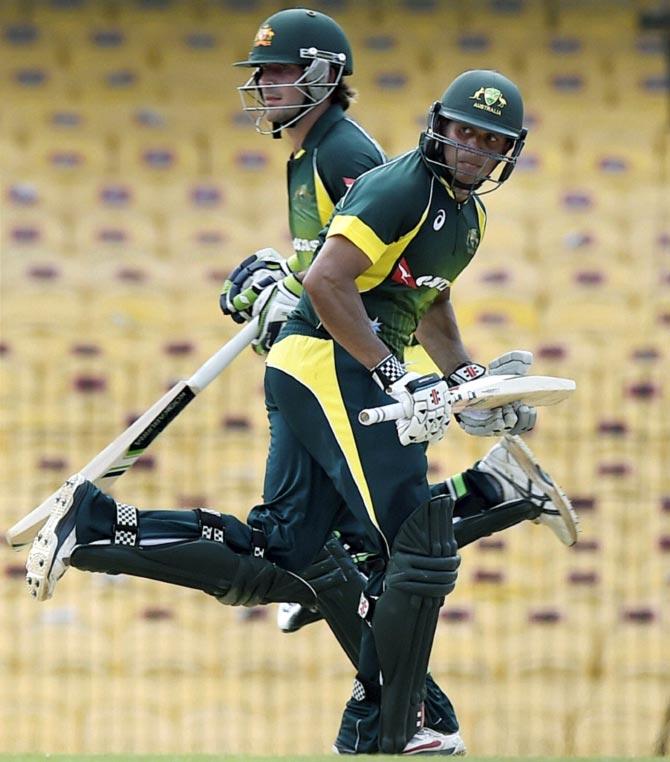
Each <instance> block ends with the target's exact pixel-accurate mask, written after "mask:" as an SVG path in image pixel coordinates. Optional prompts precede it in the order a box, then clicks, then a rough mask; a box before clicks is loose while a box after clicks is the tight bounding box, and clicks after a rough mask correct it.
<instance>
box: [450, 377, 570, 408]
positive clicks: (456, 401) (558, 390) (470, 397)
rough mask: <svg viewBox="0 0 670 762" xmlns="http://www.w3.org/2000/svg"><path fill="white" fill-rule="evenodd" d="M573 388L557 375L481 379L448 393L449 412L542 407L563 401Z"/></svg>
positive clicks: (565, 379)
mask: <svg viewBox="0 0 670 762" xmlns="http://www.w3.org/2000/svg"><path fill="white" fill-rule="evenodd" d="M576 388H577V386H576V384H575V382H574V381H573V380H572V379H571V378H559V377H557V376H503V375H500V376H484V377H483V378H478V379H475V380H474V381H469V382H467V383H465V384H461V385H460V386H458V387H455V388H454V389H452V390H451V395H452V409H453V411H454V412H455V413H460V412H461V410H464V409H465V408H466V407H467V408H474V409H480V410H488V409H490V408H492V407H500V406H502V405H508V404H510V403H511V402H525V403H526V404H527V405H534V406H535V407H545V406H547V405H556V404H558V403H559V402H562V401H563V400H564V399H566V397H569V396H570V395H571V394H572V393H573V392H574V391H575V389H576Z"/></svg>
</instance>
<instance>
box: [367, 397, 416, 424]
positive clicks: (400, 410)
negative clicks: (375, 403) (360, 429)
mask: <svg viewBox="0 0 670 762" xmlns="http://www.w3.org/2000/svg"><path fill="white" fill-rule="evenodd" d="M404 415H405V408H404V407H403V404H402V402H394V403H393V404H391V405H382V406H381V407H369V408H366V409H365V410H361V412H360V413H359V414H358V422H359V423H362V424H363V426H372V425H373V424H374V423H384V422H385V421H397V420H398V418H402V417H403V416H404Z"/></svg>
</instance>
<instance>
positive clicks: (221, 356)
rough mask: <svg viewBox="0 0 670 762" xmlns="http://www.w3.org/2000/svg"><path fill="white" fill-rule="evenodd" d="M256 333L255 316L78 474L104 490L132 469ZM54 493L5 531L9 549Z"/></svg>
mask: <svg viewBox="0 0 670 762" xmlns="http://www.w3.org/2000/svg"><path fill="white" fill-rule="evenodd" d="M257 333H258V318H254V319H253V320H251V321H250V322H249V323H248V324H247V325H246V326H245V327H244V328H242V329H241V330H240V331H239V332H238V333H237V334H236V335H235V336H234V337H233V338H232V339H230V341H228V342H226V344H224V345H223V346H222V347H221V348H220V349H219V350H218V352H216V353H215V354H214V355H212V356H211V357H210V358H209V360H207V361H206V362H205V363H204V364H203V365H202V366H201V367H200V368H198V370H197V371H196V372H195V373H194V374H193V375H192V376H191V377H190V378H188V379H186V380H182V381H178V382H177V383H176V384H175V385H174V386H173V387H172V388H171V389H169V390H168V391H167V392H166V393H165V394H164V395H163V396H162V397H161V398H160V399H159V400H158V401H157V402H155V403H154V404H153V405H152V406H151V407H150V408H149V409H148V410H147V411H146V413H144V414H143V415H141V416H140V417H139V418H138V419H137V420H136V421H135V422H134V423H132V424H131V425H130V426H129V427H128V428H127V429H126V430H125V431H124V432H123V433H122V434H120V435H119V436H118V437H117V438H116V439H115V440H114V441H113V442H111V443H110V444H108V445H107V447H105V449H104V450H102V451H101V452H99V453H98V454H97V455H96V456H95V457H94V458H93V460H91V461H90V462H89V463H87V464H86V465H85V466H84V467H83V468H82V469H81V471H80V472H79V473H80V474H81V475H82V476H83V477H84V478H85V479H87V480H89V481H91V482H93V483H94V484H95V485H96V486H97V487H99V488H100V489H102V490H106V489H108V488H109V487H110V486H111V485H112V484H113V483H114V482H115V481H116V480H117V479H118V478H119V477H120V476H123V474H125V473H126V471H127V470H128V469H129V468H132V466H133V464H134V463H135V462H136V461H137V459H138V458H139V457H140V456H141V455H142V453H143V452H144V451H145V450H146V449H147V447H149V445H150V444H151V443H152V442H153V441H154V439H156V437H157V436H158V435H159V434H160V433H161V432H162V431H164V430H165V429H166V428H167V427H168V426H169V424H170V423H171V422H172V421H174V419H175V418H176V417H177V416H178V415H179V414H180V413H181V412H182V410H184V408H185V407H186V406H187V405H188V404H189V403H190V402H191V401H192V400H193V399H195V397H196V396H197V395H198V394H200V392H201V391H202V390H203V389H204V388H205V387H206V386H208V385H209V384H210V383H211V382H212V381H213V380H214V379H215V378H216V377H217V376H218V375H219V374H220V373H221V372H222V371H223V370H224V369H225V368H226V367H227V366H228V365H229V364H230V363H231V362H232V361H233V360H234V359H235V358H236V357H237V355H238V354H239V353H240V352H241V351H242V350H243V349H244V348H245V347H246V346H248V345H249V344H250V343H251V341H252V339H254V338H255V337H256V334H257ZM57 495H58V491H56V492H54V493H53V494H52V495H50V496H49V497H48V498H47V499H46V500H45V501H44V502H43V503H42V504H41V505H38V506H37V508H35V509H34V510H33V511H31V512H30V513H29V514H28V515H27V516H24V517H23V518H22V519H20V520H19V521H17V522H16V524H14V526H12V527H11V528H10V529H9V530H8V531H7V534H6V538H7V544H8V545H9V546H10V547H11V548H14V549H15V550H19V549H20V548H22V547H23V546H25V545H28V544H29V543H31V542H32V541H33V539H34V538H35V536H36V535H37V533H38V532H39V530H40V529H41V528H42V526H43V525H44V523H45V522H46V520H47V519H48V518H49V514H50V513H51V511H52V509H53V505H54V500H55V498H56V496H57Z"/></svg>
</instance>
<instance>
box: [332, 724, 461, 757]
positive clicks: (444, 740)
mask: <svg viewBox="0 0 670 762" xmlns="http://www.w3.org/2000/svg"><path fill="white" fill-rule="evenodd" d="M333 752H334V753H335V754H355V753H356V752H350V751H345V750H343V749H339V748H338V747H337V746H336V745H335V746H333ZM400 753H401V754H403V755H410V754H427V755H428V756H442V757H463V756H465V755H466V754H467V753H468V752H467V749H466V748H465V743H463V739H462V738H461V736H460V733H458V732H456V733H448V734H447V733H439V732H438V731H437V730H432V729H431V728H421V730H419V731H418V732H417V733H415V734H414V735H413V736H412V737H411V738H410V739H409V741H408V742H407V743H406V744H405V748H404V749H403V750H402V751H401V752H400Z"/></svg>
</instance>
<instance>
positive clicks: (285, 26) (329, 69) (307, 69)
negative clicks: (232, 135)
mask: <svg viewBox="0 0 670 762" xmlns="http://www.w3.org/2000/svg"><path fill="white" fill-rule="evenodd" d="M269 64H293V65H297V66H302V67H303V73H302V74H301V75H300V76H299V77H298V79H297V80H296V81H295V82H294V83H293V86H295V87H296V88H297V89H298V91H299V92H300V93H301V94H302V95H303V96H304V102H303V103H302V104H300V105H297V106H295V107H293V108H292V109H291V112H295V113H289V115H288V117H287V114H284V115H283V116H282V117H281V119H279V120H277V119H274V118H273V116H279V115H278V113H277V112H279V111H286V106H268V105H266V104H265V102H264V97H263V92H267V91H268V90H271V89H272V88H279V87H286V84H285V83H282V84H267V83H264V84H263V87H262V88H261V87H259V78H260V76H261V73H262V68H263V66H266V65H269ZM234 66H246V67H254V68H255V71H254V73H253V74H252V75H251V77H250V78H249V79H248V80H247V82H245V84H244V85H242V86H240V87H238V88H237V89H238V91H239V93H240V97H241V99H242V109H243V110H244V111H245V112H247V113H250V114H254V115H255V123H256V129H257V130H258V131H259V132H262V133H264V134H278V133H279V132H280V131H281V128H282V127H289V126H291V125H292V124H295V123H296V122H297V121H298V120H299V119H301V118H302V117H303V116H304V115H305V114H306V113H308V112H309V111H311V110H312V109H313V108H314V107H315V106H318V105H319V104H320V103H323V102H324V101H325V100H327V99H328V98H329V97H330V95H331V94H332V92H333V91H334V90H335V88H336V87H337V86H338V84H339V83H340V81H341V79H342V77H343V76H346V75H348V74H352V73H353V70H354V64H353V56H352V53H351V46H350V45H349V41H348V40H347V37H346V35H345V34H344V31H343V30H342V28H341V27H340V25H339V24H338V23H337V22H335V21H334V20H333V19H331V18H330V16H326V15H325V14H324V13H319V12H318V11H312V10H308V9H307V8H291V9H288V10H283V11H279V12H278V13H275V14H273V15H272V16H270V17H269V18H268V19H266V20H265V21H264V22H263V23H262V24H261V25H260V27H259V29H258V31H257V32H256V36H255V38H254V42H253V46H252V48H251V50H250V51H249V55H248V57H247V60H246V61H238V62H237V63H235V64H234ZM263 119H265V120H267V122H269V123H270V125H271V128H270V129H262V128H261V123H262V120H263Z"/></svg>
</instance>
